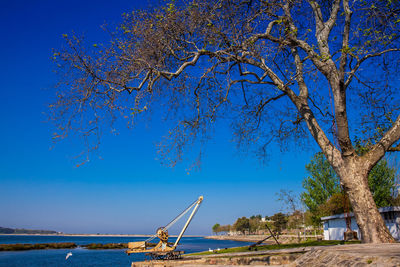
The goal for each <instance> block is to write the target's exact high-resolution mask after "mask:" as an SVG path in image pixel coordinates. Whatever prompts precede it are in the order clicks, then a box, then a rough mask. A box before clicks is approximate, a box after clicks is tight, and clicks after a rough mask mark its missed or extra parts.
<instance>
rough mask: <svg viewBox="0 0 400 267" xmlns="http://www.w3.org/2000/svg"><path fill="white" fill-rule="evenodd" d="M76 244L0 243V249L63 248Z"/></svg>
mask: <svg viewBox="0 0 400 267" xmlns="http://www.w3.org/2000/svg"><path fill="white" fill-rule="evenodd" d="M76 247H77V246H76V244H75V243H72V242H64V243H41V244H0V251H17V250H32V249H63V248H64V249H65V248H76Z"/></svg>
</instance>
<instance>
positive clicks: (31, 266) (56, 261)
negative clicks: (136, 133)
mask: <svg viewBox="0 0 400 267" xmlns="http://www.w3.org/2000/svg"><path fill="white" fill-rule="evenodd" d="M145 239H146V237H125V236H124V237H112V236H106V237H104V236H32V235H2V236H1V235H0V244H16V243H31V244H34V243H53V242H74V243H76V244H77V245H78V246H79V245H84V244H90V243H102V244H106V243H127V242H131V241H144V240H145ZM170 241H171V242H174V241H175V238H170ZM153 242H158V240H157V239H155V240H153ZM248 244H250V243H247V242H238V241H230V240H212V239H205V238H202V237H183V238H182V239H181V241H180V245H179V246H178V248H177V250H183V251H185V253H193V252H200V251H205V250H208V249H210V248H211V249H217V248H230V247H239V246H245V245H248ZM69 252H71V253H72V256H70V257H69V258H68V259H67V260H66V259H65V257H66V255H67V253H69ZM144 259H145V256H144V254H143V253H140V254H131V255H129V256H128V255H127V254H126V253H125V250H124V249H112V250H111V249H107V250H88V249H85V248H82V247H78V248H75V249H47V250H27V251H6V252H4V251H3V252H0V267H13V266H16V267H17V266H18V267H19V266H28V267H39V266H40V267H42V266H44V267H47V266H49V267H50V266H51V267H53V266H104V267H105V266H130V265H131V262H132V261H142V260H144Z"/></svg>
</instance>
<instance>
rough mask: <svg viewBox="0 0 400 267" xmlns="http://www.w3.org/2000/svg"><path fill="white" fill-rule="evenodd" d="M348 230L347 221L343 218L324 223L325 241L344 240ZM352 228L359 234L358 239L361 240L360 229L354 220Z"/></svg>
mask: <svg viewBox="0 0 400 267" xmlns="http://www.w3.org/2000/svg"><path fill="white" fill-rule="evenodd" d="M346 228H347V227H346V221H345V220H344V219H343V218H340V219H332V220H327V221H324V239H325V240H343V239H344V232H345V231H346ZM350 228H351V230H353V231H355V232H357V237H358V238H360V233H359V229H358V226H357V223H356V221H355V219H354V218H352V220H351V225H350Z"/></svg>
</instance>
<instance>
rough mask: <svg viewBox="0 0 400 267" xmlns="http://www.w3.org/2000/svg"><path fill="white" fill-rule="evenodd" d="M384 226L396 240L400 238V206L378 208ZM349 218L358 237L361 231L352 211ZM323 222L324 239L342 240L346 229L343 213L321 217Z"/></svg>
mask: <svg viewBox="0 0 400 267" xmlns="http://www.w3.org/2000/svg"><path fill="white" fill-rule="evenodd" d="M379 212H380V213H381V215H382V217H383V219H384V221H385V224H386V226H387V227H388V228H389V231H390V233H391V234H392V236H393V237H394V238H395V239H396V240H400V207H383V208H380V209H379ZM348 216H349V217H350V218H351V230H353V231H355V232H357V237H358V239H361V233H360V231H359V229H358V226H357V223H356V219H355V218H354V214H353V213H349V215H348ZM321 220H322V222H323V224H324V239H325V240H343V239H344V232H345V231H346V220H345V216H344V213H342V214H336V215H332V216H327V217H322V218H321Z"/></svg>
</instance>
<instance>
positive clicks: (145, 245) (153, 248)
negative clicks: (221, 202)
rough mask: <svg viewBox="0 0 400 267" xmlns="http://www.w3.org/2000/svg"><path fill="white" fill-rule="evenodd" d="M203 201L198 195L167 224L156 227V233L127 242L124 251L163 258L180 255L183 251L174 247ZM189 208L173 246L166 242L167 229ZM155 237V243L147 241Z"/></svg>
mask: <svg viewBox="0 0 400 267" xmlns="http://www.w3.org/2000/svg"><path fill="white" fill-rule="evenodd" d="M202 201H203V196H200V197H199V198H198V199H197V200H196V201H194V202H193V203H192V204H191V205H190V206H189V207H187V208H186V209H185V210H184V211H183V212H181V214H179V215H178V216H177V217H176V218H175V219H173V220H172V221H171V222H170V223H169V224H167V226H165V227H160V228H158V229H157V231H156V234H155V235H154V236H152V237H150V238H148V239H147V240H145V241H139V242H129V243H128V250H126V253H127V254H128V255H129V254H131V253H147V254H146V255H150V256H151V257H153V258H156V259H158V258H164V259H173V258H177V257H180V255H181V254H182V253H183V251H175V249H176V247H177V246H178V244H179V241H180V240H181V238H182V236H183V234H184V233H185V231H186V229H187V228H188V226H189V224H190V222H191V221H192V219H193V217H194V215H195V214H196V212H197V210H198V209H199V206H200V204H201V202H202ZM191 209H193V210H192V213H191V214H190V216H189V218H188V219H187V221H186V223H185V225H184V226H183V228H182V230H181V232H180V234H179V236H178V237H177V239H176V241H175V243H174V245H173V246H171V244H172V243H168V237H169V235H168V229H169V228H170V227H171V226H172V225H173V224H175V223H176V222H177V221H178V220H179V219H180V218H182V217H183V216H184V215H185V214H186V213H187V212H189V211H190V210H191ZM155 237H158V238H159V239H160V241H159V242H158V243H157V244H154V243H149V241H151V240H153V239H154V238H155Z"/></svg>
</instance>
